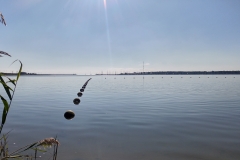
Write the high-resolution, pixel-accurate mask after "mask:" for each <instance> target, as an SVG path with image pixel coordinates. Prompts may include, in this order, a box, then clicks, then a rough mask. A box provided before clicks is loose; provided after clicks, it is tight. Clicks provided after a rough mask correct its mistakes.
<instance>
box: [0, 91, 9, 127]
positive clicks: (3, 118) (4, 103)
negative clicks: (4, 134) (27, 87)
mask: <svg viewBox="0 0 240 160" xmlns="http://www.w3.org/2000/svg"><path fill="white" fill-rule="evenodd" d="M0 97H1V100H2V102H3V105H4V108H3V113H2V126H3V124H4V123H5V121H6V117H7V113H8V110H9V105H8V102H7V101H6V99H5V98H3V97H2V96H1V95H0Z"/></svg>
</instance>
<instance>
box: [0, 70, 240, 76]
mask: <svg viewBox="0 0 240 160" xmlns="http://www.w3.org/2000/svg"><path fill="white" fill-rule="evenodd" d="M2 74H3V75H7V76H16V75H17V73H2ZM238 74H240V71H155V72H133V73H120V74H95V75H97V76H106V75H238ZM95 75H77V74H37V73H27V72H22V73H21V76H95Z"/></svg>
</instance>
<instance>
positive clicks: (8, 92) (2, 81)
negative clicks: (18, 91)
mask: <svg viewBox="0 0 240 160" xmlns="http://www.w3.org/2000/svg"><path fill="white" fill-rule="evenodd" d="M0 82H1V84H2V85H3V88H4V89H5V91H6V93H7V95H8V97H9V99H10V100H12V96H11V93H10V90H12V89H11V88H10V87H9V86H8V85H7V84H6V82H5V81H4V79H3V78H2V76H1V75H0Z"/></svg>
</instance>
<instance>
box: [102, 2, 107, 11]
mask: <svg viewBox="0 0 240 160" xmlns="http://www.w3.org/2000/svg"><path fill="white" fill-rule="evenodd" d="M103 3H104V7H105V9H106V8H107V0H103Z"/></svg>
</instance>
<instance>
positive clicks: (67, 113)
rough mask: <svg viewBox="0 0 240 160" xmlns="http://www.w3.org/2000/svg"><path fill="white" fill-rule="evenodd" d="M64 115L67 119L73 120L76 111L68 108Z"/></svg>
mask: <svg viewBox="0 0 240 160" xmlns="http://www.w3.org/2000/svg"><path fill="white" fill-rule="evenodd" d="M64 117H65V118H66V119H67V120H71V119H73V118H74V117H75V113H74V112H73V111H71V110H68V111H66V112H65V113H64Z"/></svg>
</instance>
